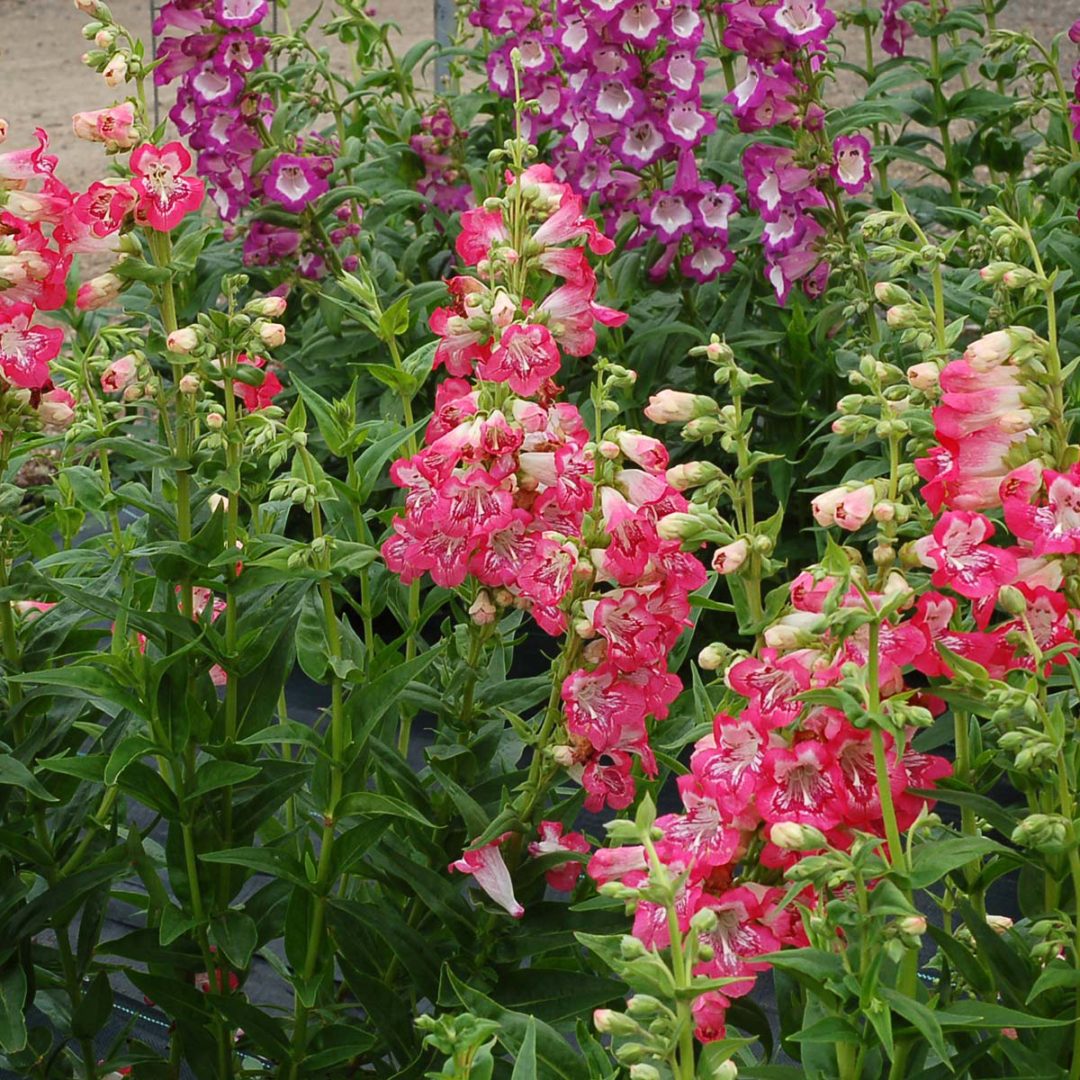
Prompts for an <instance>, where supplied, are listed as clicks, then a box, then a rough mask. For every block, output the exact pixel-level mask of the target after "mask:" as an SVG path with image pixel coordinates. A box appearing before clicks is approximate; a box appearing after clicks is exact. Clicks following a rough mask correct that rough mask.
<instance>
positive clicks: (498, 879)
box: [449, 833, 525, 919]
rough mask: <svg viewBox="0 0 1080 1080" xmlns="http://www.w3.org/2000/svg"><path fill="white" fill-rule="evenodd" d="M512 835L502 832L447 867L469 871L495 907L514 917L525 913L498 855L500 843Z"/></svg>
mask: <svg viewBox="0 0 1080 1080" xmlns="http://www.w3.org/2000/svg"><path fill="white" fill-rule="evenodd" d="M513 835H514V834H513V833H503V834H502V835H501V836H499V837H497V838H496V839H494V840H492V841H491V842H490V843H487V844H484V846H483V847H479V848H474V849H472V850H471V851H466V852H465V853H464V854H463V855H462V856H461V858H460V859H456V860H455V861H454V862H452V863H451V864H450V866H449V869H450V870H457V871H458V872H459V873H462V874H471V875H472V877H473V879H474V880H475V882H476V884H477V885H479V886H480V888H481V889H483V890H484V892H486V893H487V894H488V896H489V897H491V899H492V900H494V901H495V903H496V904H498V905H499V907H501V908H504V909H505V910H506V911H507V912H508V913H509V914H510V915H512V916H513V917H514V918H515V919H520V918H521V917H522V916H523V915H524V914H525V909H524V908H523V907H522V906H521V904H519V903H518V901H517V897H515V896H514V883H513V881H512V880H511V878H510V871H509V870H508V869H507V867H506V862H505V861H504V859H503V856H502V845H503V844H504V843H505V842H506V841H507V840H509V839H510V837H512V836H513Z"/></svg>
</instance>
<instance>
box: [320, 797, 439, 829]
mask: <svg viewBox="0 0 1080 1080" xmlns="http://www.w3.org/2000/svg"><path fill="white" fill-rule="evenodd" d="M379 814H387V815H389V816H390V817H400V818H407V819H408V820H409V821H415V822H416V823H417V824H419V825H425V826H427V827H428V828H429V829H434V828H436V825H435V824H434V822H431V821H428V819H427V818H426V817H424V815H423V814H421V813H420V811H419V810H415V809H413V807H411V806H410V805H409V804H408V803H407V802H403V801H402V800H401V799H395V798H393V797H392V796H390V795H381V794H379V793H378V792H376V791H353V792H351V793H350V794H348V795H346V796H345V797H344V798H343V799H342V800H341V801H340V802H339V803H338V804H337V806H336V807H335V808H334V817H336V818H344V817H367V816H376V815H379Z"/></svg>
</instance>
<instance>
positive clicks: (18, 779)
mask: <svg viewBox="0 0 1080 1080" xmlns="http://www.w3.org/2000/svg"><path fill="white" fill-rule="evenodd" d="M0 787H17V788H22V789H23V790H24V791H27V792H29V793H30V794H31V795H33V796H34V798H35V799H40V800H41V801H42V802H56V801H57V799H56V796H55V795H50V794H49V792H48V790H47V789H46V788H45V787H44V786H43V785H42V784H41V782H40V781H39V780H38V779H37V777H36V776H34V774H33V773H32V772H31V771H30V770H29V769H28V768H27V767H26V766H25V765H24V764H23V763H22V762H21V761H20V760H19V759H18V758H16V757H12V756H11V754H0Z"/></svg>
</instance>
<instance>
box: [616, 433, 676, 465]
mask: <svg viewBox="0 0 1080 1080" xmlns="http://www.w3.org/2000/svg"><path fill="white" fill-rule="evenodd" d="M615 441H616V442H617V443H618V444H619V449H620V450H621V451H622V452H623V453H624V454H625V455H626V456H627V457H628V458H629V459H630V460H631V461H632V462H633V463H634V464H635V465H637V466H639V467H640V468H642V469H645V470H646V471H647V472H651V473H660V472H663V471H664V470H665V469H666V468H667V466H668V452H667V448H666V447H665V446H664V444H663V443H662V442H660V440H659V439H654V438H652V436H650V435H642V434H641V432H640V431H620V432H619V434H618V435H617V436H616V437H615Z"/></svg>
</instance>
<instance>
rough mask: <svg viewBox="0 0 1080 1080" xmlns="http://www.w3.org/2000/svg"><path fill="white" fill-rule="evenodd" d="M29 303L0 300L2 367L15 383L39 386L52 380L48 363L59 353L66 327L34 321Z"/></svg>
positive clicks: (0, 355)
mask: <svg viewBox="0 0 1080 1080" xmlns="http://www.w3.org/2000/svg"><path fill="white" fill-rule="evenodd" d="M33 317H34V309H33V307H31V306H30V305H29V304H11V305H5V304H4V303H3V301H2V300H0V370H2V371H3V374H4V378H5V379H7V380H8V382H10V383H12V384H13V385H15V386H21V387H23V388H24V389H28V390H37V389H40V388H41V387H43V386H44V385H45V384H46V383H47V382H48V381H49V363H50V361H52V360H54V359H55V358H56V357H57V356H58V355H59V353H60V346H61V345H62V344H63V341H64V331H63V330H61V329H60V328H59V327H53V326H34V325H32V321H33Z"/></svg>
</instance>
